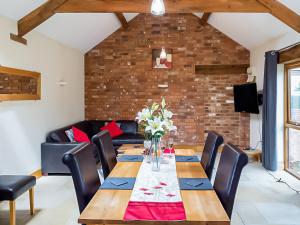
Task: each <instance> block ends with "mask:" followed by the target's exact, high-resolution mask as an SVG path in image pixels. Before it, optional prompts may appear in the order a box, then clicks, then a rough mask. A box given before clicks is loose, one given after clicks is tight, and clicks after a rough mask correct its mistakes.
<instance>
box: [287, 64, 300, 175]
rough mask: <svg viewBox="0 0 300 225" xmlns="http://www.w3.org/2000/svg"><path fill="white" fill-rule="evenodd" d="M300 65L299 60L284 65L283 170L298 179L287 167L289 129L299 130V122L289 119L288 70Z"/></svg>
mask: <svg viewBox="0 0 300 225" xmlns="http://www.w3.org/2000/svg"><path fill="white" fill-rule="evenodd" d="M299 67H300V61H298V62H294V63H290V64H285V65H284V71H285V72H284V170H285V171H287V172H288V173H290V174H292V175H293V176H295V177H297V178H298V179H300V175H299V174H298V173H296V172H295V171H293V170H291V169H290V168H289V145H288V144H289V143H288V138H289V133H288V130H289V129H295V130H298V131H300V123H297V122H293V121H291V120H290V117H291V111H290V104H291V103H290V96H289V93H290V85H289V83H290V76H289V70H290V69H294V68H299Z"/></svg>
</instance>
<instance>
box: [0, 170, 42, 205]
mask: <svg viewBox="0 0 300 225" xmlns="http://www.w3.org/2000/svg"><path fill="white" fill-rule="evenodd" d="M35 184H36V178H35V177H34V176H19V175H0V201H13V200H15V199H16V198H18V197H19V196H20V195H22V194H23V193H25V192H26V191H28V190H29V189H31V188H32V187H34V186H35Z"/></svg>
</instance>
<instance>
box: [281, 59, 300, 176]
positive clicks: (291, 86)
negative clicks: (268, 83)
mask: <svg viewBox="0 0 300 225" xmlns="http://www.w3.org/2000/svg"><path fill="white" fill-rule="evenodd" d="M285 92H286V93H285V94H286V99H285V100H286V101H285V103H286V104H285V108H286V113H285V115H286V116H285V162H284V164H285V169H286V170H287V171H288V172H290V173H292V174H293V175H295V176H297V177H298V178H300V63H298V64H291V65H286V76H285Z"/></svg>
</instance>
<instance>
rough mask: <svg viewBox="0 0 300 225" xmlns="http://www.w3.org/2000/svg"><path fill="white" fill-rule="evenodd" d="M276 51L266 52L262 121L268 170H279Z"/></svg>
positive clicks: (263, 146)
mask: <svg viewBox="0 0 300 225" xmlns="http://www.w3.org/2000/svg"><path fill="white" fill-rule="evenodd" d="M278 55H279V53H278V52H276V51H270V52H266V54H265V74H264V89H263V121H262V131H263V132H262V153H263V154H262V164H263V166H264V167H265V168H266V169H267V170H271V171H275V170H277V146H276V133H277V132H276V106H277V104H276V103H277V64H278Z"/></svg>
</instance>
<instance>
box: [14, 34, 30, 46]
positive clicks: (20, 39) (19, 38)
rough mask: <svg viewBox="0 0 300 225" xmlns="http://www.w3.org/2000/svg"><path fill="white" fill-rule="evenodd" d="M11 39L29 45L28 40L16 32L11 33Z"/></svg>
mask: <svg viewBox="0 0 300 225" xmlns="http://www.w3.org/2000/svg"><path fill="white" fill-rule="evenodd" d="M10 39H11V40H13V41H16V42H19V43H21V44H23V45H27V40H26V39H25V38H23V37H20V36H18V35H16V34H10Z"/></svg>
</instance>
